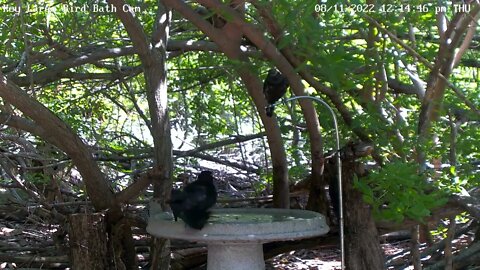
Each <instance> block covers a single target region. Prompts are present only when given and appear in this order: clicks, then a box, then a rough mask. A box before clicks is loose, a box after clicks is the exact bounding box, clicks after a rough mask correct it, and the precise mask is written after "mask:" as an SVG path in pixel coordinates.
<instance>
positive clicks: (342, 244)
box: [285, 96, 345, 270]
mask: <svg viewBox="0 0 480 270" xmlns="http://www.w3.org/2000/svg"><path fill="white" fill-rule="evenodd" d="M297 99H310V100H314V101H316V102H318V103H320V104H322V105H324V106H325V107H327V109H328V110H329V111H330V114H331V115H332V118H333V125H334V127H335V139H336V144H337V149H336V150H337V151H336V156H337V175H338V193H339V194H338V197H339V201H340V202H339V208H340V216H339V217H338V218H339V220H340V252H341V269H342V270H344V269H345V234H344V221H343V192H342V161H341V159H340V135H339V131H338V123H337V116H336V115H335V113H334V112H333V109H332V107H330V105H328V104H327V103H326V102H325V101H324V100H323V99H321V98H318V97H312V96H295V97H291V98H287V99H286V100H285V101H286V102H288V101H294V100H297Z"/></svg>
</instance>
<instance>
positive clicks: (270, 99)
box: [263, 68, 288, 117]
mask: <svg viewBox="0 0 480 270" xmlns="http://www.w3.org/2000/svg"><path fill="white" fill-rule="evenodd" d="M287 88H288V80H287V78H286V77H285V76H283V74H282V73H280V72H279V71H278V70H276V69H274V68H272V69H270V70H269V71H268V74H267V77H266V78H265V81H264V82H263V95H265V99H266V100H267V103H268V105H267V107H266V108H265V111H266V113H267V116H268V117H272V116H273V110H274V109H275V105H274V104H275V102H277V101H278V100H279V99H280V98H282V96H283V95H285V93H286V92H287Z"/></svg>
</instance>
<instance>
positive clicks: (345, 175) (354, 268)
mask: <svg viewBox="0 0 480 270" xmlns="http://www.w3.org/2000/svg"><path fill="white" fill-rule="evenodd" d="M358 146H359V145H358V144H357V145H355V144H351V143H350V144H348V145H347V146H345V147H343V148H342V150H341V155H342V182H343V183H342V187H343V202H344V204H343V207H344V208H343V209H344V220H345V249H346V250H345V256H346V260H345V264H346V268H347V269H349V270H377V269H378V270H383V269H384V258H383V251H382V249H381V248H380V239H379V237H378V232H377V228H376V226H375V222H374V220H373V217H372V215H371V210H370V207H369V206H368V205H367V204H366V203H365V202H363V200H362V194H361V193H360V192H359V191H358V190H357V189H355V188H354V179H355V172H356V171H357V170H358V169H357V168H358V167H357V164H356V162H355V159H356V158H357V157H360V156H362V155H364V154H365V153H364V152H363V150H362V147H358ZM372 149H373V148H372ZM369 152H370V151H369ZM360 181H361V180H360Z"/></svg>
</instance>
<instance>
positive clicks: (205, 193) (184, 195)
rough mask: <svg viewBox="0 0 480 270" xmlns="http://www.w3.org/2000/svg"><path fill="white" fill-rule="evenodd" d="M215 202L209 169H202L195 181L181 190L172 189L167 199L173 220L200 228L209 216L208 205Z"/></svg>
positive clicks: (214, 192)
mask: <svg viewBox="0 0 480 270" xmlns="http://www.w3.org/2000/svg"><path fill="white" fill-rule="evenodd" d="M216 202H217V190H216V188H215V185H214V184H213V175H212V172H211V171H202V172H201V173H200V174H199V175H198V178H197V180H196V181H194V182H192V183H190V184H188V185H186V186H185V187H184V188H183V190H179V189H172V193H171V198H170V201H169V204H170V207H171V208H172V212H173V217H174V218H175V221H177V219H178V218H180V219H182V220H183V221H184V222H185V224H187V225H188V226H189V227H191V228H194V229H197V230H200V229H202V228H203V226H205V223H207V220H208V218H209V217H210V211H209V209H210V207H212V206H213V205H214V204H215V203H216Z"/></svg>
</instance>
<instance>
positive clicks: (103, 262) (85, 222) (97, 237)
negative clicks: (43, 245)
mask: <svg viewBox="0 0 480 270" xmlns="http://www.w3.org/2000/svg"><path fill="white" fill-rule="evenodd" d="M69 224H70V233H69V236H70V239H69V244H70V260H71V264H72V268H73V269H78V270H97V269H98V270H104V269H108V262H107V259H108V256H107V234H106V230H107V226H106V222H105V217H104V215H103V214H101V213H97V214H73V215H70V217H69ZM92 251H93V252H92Z"/></svg>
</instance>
